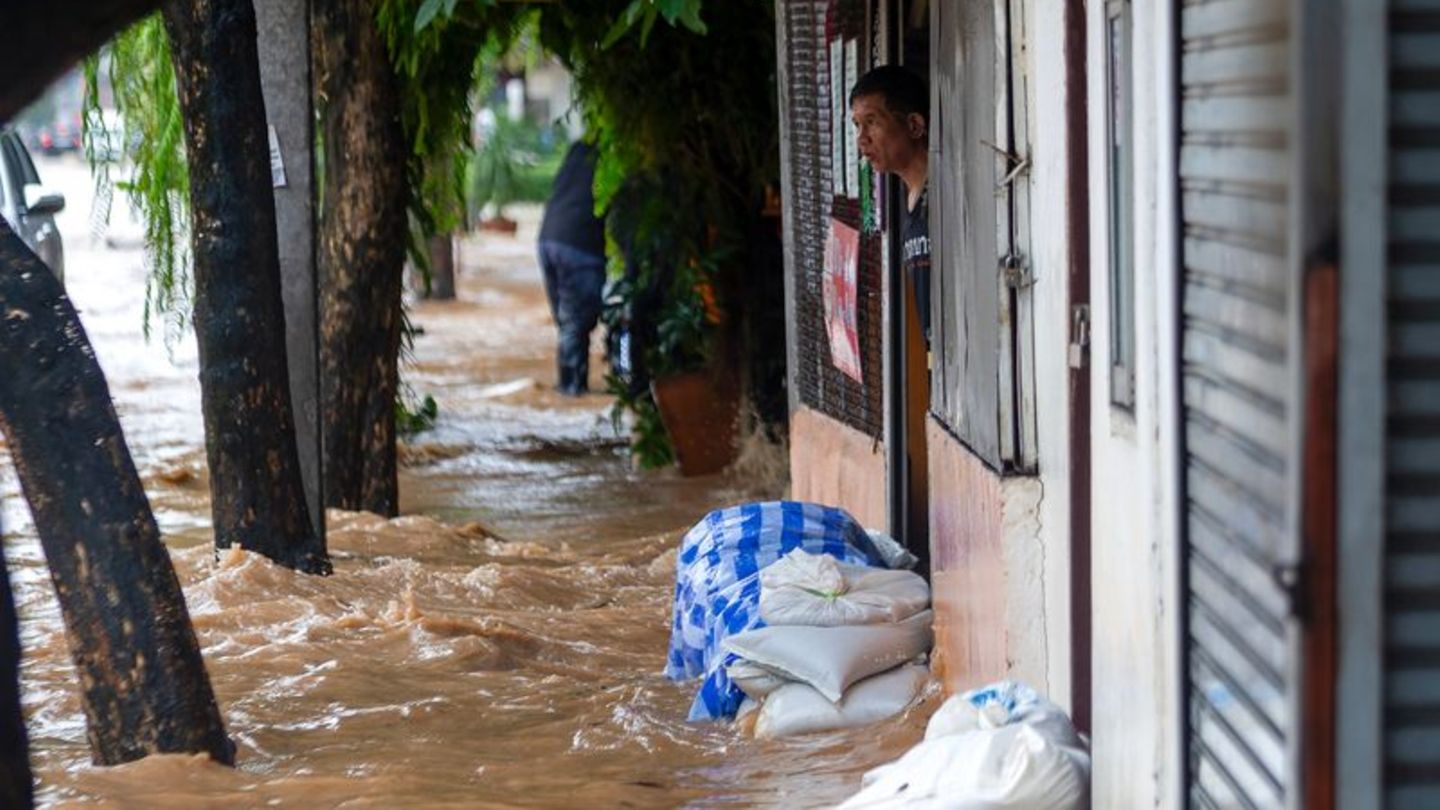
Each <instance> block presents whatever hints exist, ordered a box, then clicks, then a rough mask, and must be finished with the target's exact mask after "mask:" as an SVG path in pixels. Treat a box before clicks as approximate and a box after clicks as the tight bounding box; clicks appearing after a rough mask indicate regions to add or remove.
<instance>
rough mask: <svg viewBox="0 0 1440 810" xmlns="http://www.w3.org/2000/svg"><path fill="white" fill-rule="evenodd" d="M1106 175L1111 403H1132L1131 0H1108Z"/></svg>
mask: <svg viewBox="0 0 1440 810" xmlns="http://www.w3.org/2000/svg"><path fill="white" fill-rule="evenodd" d="M1102 40H1103V43H1104V50H1105V59H1104V65H1105V175H1106V184H1105V188H1106V206H1105V213H1106V234H1107V242H1108V262H1107V264H1108V266H1107V268H1106V282H1107V285H1108V288H1109V290H1108V301H1109V307H1110V317H1109V330H1108V332H1109V334H1108V337H1109V357H1110V363H1109V372H1110V374H1109V382H1110V385H1109V387H1110V404H1111V405H1112V406H1114V407H1116V408H1119V409H1122V410H1127V411H1133V410H1134V408H1135V352H1136V323H1135V320H1136V319H1135V205H1134V177H1135V147H1134V132H1135V129H1134V100H1135V99H1134V89H1133V85H1134V64H1133V55H1134V47H1133V43H1134V40H1133V26H1132V20H1131V7H1130V0H1107V2H1106V4H1105V30H1104V35H1103V37H1102Z"/></svg>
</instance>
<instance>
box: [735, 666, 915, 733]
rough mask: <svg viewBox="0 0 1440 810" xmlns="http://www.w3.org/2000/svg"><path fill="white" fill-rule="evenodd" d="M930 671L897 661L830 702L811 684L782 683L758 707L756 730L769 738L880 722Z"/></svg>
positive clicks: (901, 705) (912, 695)
mask: <svg viewBox="0 0 1440 810" xmlns="http://www.w3.org/2000/svg"><path fill="white" fill-rule="evenodd" d="M929 675H930V671H929V669H927V668H926V667H923V666H916V665H913V664H910V665H906V666H902V667H896V668H895V669H892V670H890V671H888V672H882V673H880V674H879V675H872V676H870V677H869V678H866V679H865V680H863V681H860V682H859V683H857V684H855V685H854V686H852V687H850V689H849V690H848V691H847V692H845V696H844V697H843V698H841V699H840V702H839V703H832V702H830V700H829V699H828V698H826V697H825V696H824V695H822V694H820V693H819V692H817V691H815V690H814V688H812V687H811V686H810V685H809V684H803V683H789V684H786V685H785V686H782V687H781V688H780V689H778V690H776V691H775V692H774V693H773V694H771V695H770V696H769V697H768V698H766V699H765V704H764V705H763V706H761V707H760V717H759V718H758V719H757V720H756V721H755V736H756V737H758V738H760V739H762V740H767V739H771V738H774V737H788V736H791V735H793V734H810V733H813V732H817V731H833V730H835V729H841V728H855V727H856V726H867V725H869V724H871V723H876V722H879V721H881V720H884V719H885V718H887V717H892V716H894V715H897V714H899V713H900V712H902V711H904V710H905V707H906V706H909V705H910V701H912V700H914V699H915V695H916V694H917V693H918V692H919V691H920V687H921V686H923V685H924V683H925V679H926V678H928V677H929Z"/></svg>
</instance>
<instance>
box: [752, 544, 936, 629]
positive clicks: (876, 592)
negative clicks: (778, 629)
mask: <svg viewBox="0 0 1440 810" xmlns="http://www.w3.org/2000/svg"><path fill="white" fill-rule="evenodd" d="M929 606H930V586H929V585H928V584H926V582H925V578H924V577H922V576H920V575H919V574H916V573H914V572H912V571H891V570H886V569H883V568H873V567H868V566H863V565H852V564H849V563H844V562H841V561H839V560H837V559H835V558H834V557H832V556H830V555H828V554H811V553H809V552H807V551H805V550H804V549H796V550H794V551H792V552H790V553H789V554H786V555H785V556H784V557H782V558H780V559H779V560H778V561H776V562H775V564H773V565H771V566H770V567H768V568H766V569H765V570H763V571H761V572H760V618H761V619H762V620H764V622H765V623H766V624H769V625H808V626H815V627H838V626H841V625H854V624H879V623H882V622H898V621H901V620H904V619H908V618H910V617H911V616H914V615H915V614H916V613H919V612H920V611H922V610H924V609H925V608H927V607H929Z"/></svg>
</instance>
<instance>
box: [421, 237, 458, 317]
mask: <svg viewBox="0 0 1440 810" xmlns="http://www.w3.org/2000/svg"><path fill="white" fill-rule="evenodd" d="M425 297H426V298H429V299H430V300H432V301H454V300H455V238H454V236H453V235H451V234H448V233H437V234H435V235H434V236H432V237H430V293H429V294H428V295H426V296H425Z"/></svg>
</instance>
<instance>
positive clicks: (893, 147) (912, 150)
mask: <svg viewBox="0 0 1440 810" xmlns="http://www.w3.org/2000/svg"><path fill="white" fill-rule="evenodd" d="M850 120H851V121H853V122H854V123H855V130H856V132H857V133H858V138H857V140H858V141H859V145H860V154H861V155H862V156H863V157H864V158H865V159H866V160H868V161H870V166H871V168H873V169H874V170H875V171H877V172H899V171H902V170H903V169H904V168H905V167H906V166H909V165H910V164H911V162H913V161H914V160H915V159H916V157H918V155H919V154H920V153H921V152H923V151H924V149H925V119H924V118H922V117H920V116H919V115H910V116H906V117H901V116H898V115H896V114H895V113H892V112H890V110H889V108H888V107H886V106H885V97H884V96H883V95H881V94H879V93H872V94H870V95H867V96H860V97H859V98H857V99H855V103H854V104H851V105H850Z"/></svg>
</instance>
